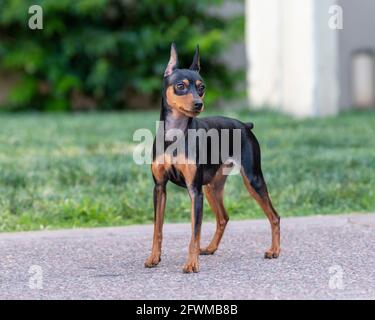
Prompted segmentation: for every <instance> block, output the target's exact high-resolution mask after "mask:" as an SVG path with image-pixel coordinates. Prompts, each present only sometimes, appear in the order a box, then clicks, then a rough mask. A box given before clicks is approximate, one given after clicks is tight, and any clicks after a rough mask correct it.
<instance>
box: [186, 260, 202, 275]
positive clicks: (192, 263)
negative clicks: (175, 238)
mask: <svg viewBox="0 0 375 320" xmlns="http://www.w3.org/2000/svg"><path fill="white" fill-rule="evenodd" d="M182 272H183V273H193V272H194V273H196V272H199V262H198V259H191V260H190V259H189V260H188V262H186V264H185V265H184V267H183V268H182Z"/></svg>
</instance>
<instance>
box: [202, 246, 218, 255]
mask: <svg viewBox="0 0 375 320" xmlns="http://www.w3.org/2000/svg"><path fill="white" fill-rule="evenodd" d="M215 251H216V249H213V248H210V247H207V248H204V249H202V248H201V249H200V250H199V254H200V255H202V256H208V255H212V254H214V253H215Z"/></svg>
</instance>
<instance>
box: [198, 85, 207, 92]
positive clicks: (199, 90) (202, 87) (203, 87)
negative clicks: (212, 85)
mask: <svg viewBox="0 0 375 320" xmlns="http://www.w3.org/2000/svg"><path fill="white" fill-rule="evenodd" d="M205 89H206V87H205V86H204V84H201V85H200V86H199V87H198V92H199V93H201V94H203V93H204V90H205Z"/></svg>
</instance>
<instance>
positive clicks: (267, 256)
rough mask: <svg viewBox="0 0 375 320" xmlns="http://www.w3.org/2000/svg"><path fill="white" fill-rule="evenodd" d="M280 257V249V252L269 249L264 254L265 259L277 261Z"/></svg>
mask: <svg viewBox="0 0 375 320" xmlns="http://www.w3.org/2000/svg"><path fill="white" fill-rule="evenodd" d="M279 255H280V249H278V250H273V249H269V250H268V251H266V252H265V253H264V258H265V259H276V258H277V257H278V256H279Z"/></svg>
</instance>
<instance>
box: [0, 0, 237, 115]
mask: <svg viewBox="0 0 375 320" xmlns="http://www.w3.org/2000/svg"><path fill="white" fill-rule="evenodd" d="M234 1H236V0H234ZM221 3H222V0H190V1H186V0H169V1H165V0H139V1H137V0H58V1H56V0H39V1H35V0H2V1H0V38H1V42H0V69H1V70H3V71H4V70H6V72H12V73H16V74H17V76H19V77H20V79H19V81H17V83H16V84H15V85H14V86H12V89H11V92H9V94H8V100H9V101H7V103H6V105H7V107H10V108H12V109H13V110H21V109H29V108H31V109H34V110H47V111H50V110H69V109H71V108H75V107H74V106H75V105H76V108H78V109H79V108H81V109H84V108H101V109H121V108H124V107H127V106H129V105H132V104H133V105H137V101H138V104H139V105H147V104H155V103H156V102H157V101H158V99H159V95H160V86H161V77H162V74H163V71H164V69H165V66H166V64H167V61H168V58H169V47H170V43H171V42H172V41H175V42H176V44H177V47H178V51H179V55H180V61H181V62H182V65H183V66H186V67H188V66H189V65H190V63H191V59H192V56H193V52H194V49H195V46H196V45H197V44H199V45H200V47H201V52H202V66H203V70H202V74H203V76H204V77H205V79H206V81H207V84H208V87H209V89H210V90H209V91H208V93H207V99H208V101H207V102H210V101H211V102H212V101H213V100H215V99H217V98H218V96H219V94H220V96H224V97H230V96H231V95H232V96H233V95H234V94H235V92H234V89H233V88H234V86H235V84H236V81H238V80H240V79H241V74H242V73H241V72H238V74H234V72H233V71H231V72H229V70H228V68H227V66H225V65H224V64H223V63H222V62H220V60H219V59H218V57H219V56H220V54H221V53H222V52H224V51H225V50H226V48H228V46H229V45H230V44H231V43H233V42H234V41H237V40H239V39H241V38H242V36H243V24H244V18H243V16H242V15H241V16H233V17H230V18H223V17H222V16H220V15H218V14H214V13H213V10H212V9H213V8H215V7H217V6H219V5H220V4H221ZM34 4H38V5H40V6H41V7H42V8H43V30H31V29H29V27H28V20H29V18H30V17H31V14H29V13H28V9H29V7H30V6H31V5H34Z"/></svg>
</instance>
